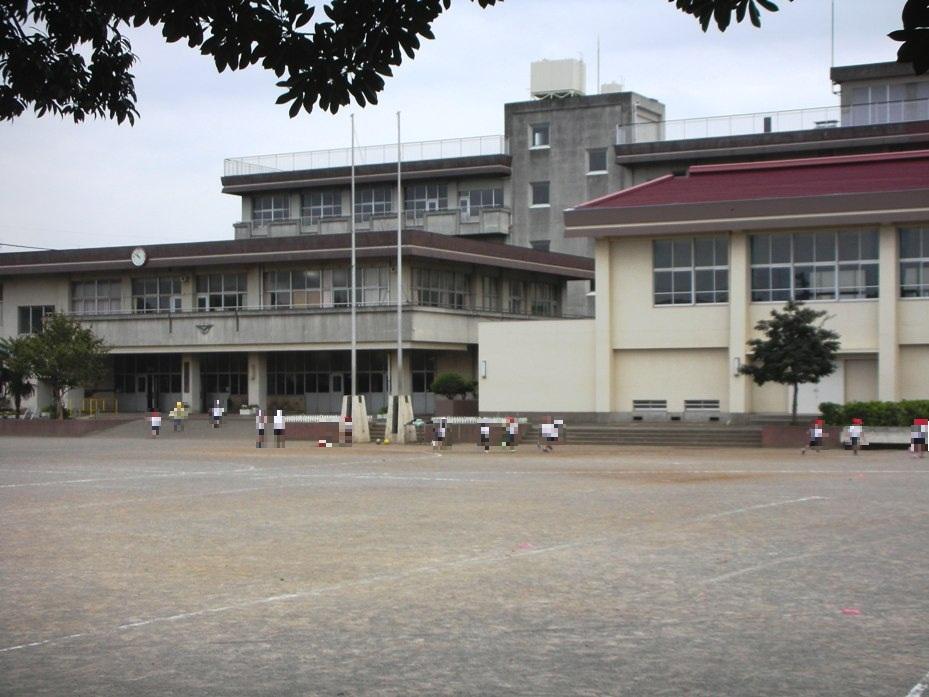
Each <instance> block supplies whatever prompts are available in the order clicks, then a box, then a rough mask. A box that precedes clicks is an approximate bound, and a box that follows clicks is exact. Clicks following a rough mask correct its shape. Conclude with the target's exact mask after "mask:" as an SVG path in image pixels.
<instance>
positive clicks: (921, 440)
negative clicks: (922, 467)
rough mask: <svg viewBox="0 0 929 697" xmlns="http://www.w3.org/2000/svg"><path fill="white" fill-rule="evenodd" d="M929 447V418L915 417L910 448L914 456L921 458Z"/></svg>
mask: <svg viewBox="0 0 929 697" xmlns="http://www.w3.org/2000/svg"><path fill="white" fill-rule="evenodd" d="M927 448H929V419H913V430H912V431H911V433H910V450H911V451H912V453H913V457H918V458H919V459H920V460H921V459H922V458H923V454H924V453H925V452H926V450H927Z"/></svg>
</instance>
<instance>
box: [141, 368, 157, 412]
mask: <svg viewBox="0 0 929 697" xmlns="http://www.w3.org/2000/svg"><path fill="white" fill-rule="evenodd" d="M135 379H136V389H135V391H136V394H144V395H145V410H146V411H152V410H154V409H161V399H160V397H161V394H160V392H159V390H158V376H157V375H151V374H147V373H146V374H144V375H136V378H135Z"/></svg>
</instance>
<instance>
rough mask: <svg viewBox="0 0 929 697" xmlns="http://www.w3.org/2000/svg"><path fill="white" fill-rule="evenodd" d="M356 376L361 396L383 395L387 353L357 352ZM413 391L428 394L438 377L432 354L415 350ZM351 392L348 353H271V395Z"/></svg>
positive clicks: (412, 370) (385, 385)
mask: <svg viewBox="0 0 929 697" xmlns="http://www.w3.org/2000/svg"><path fill="white" fill-rule="evenodd" d="M356 360H357V363H356V370H355V376H356V379H357V380H358V386H357V392H358V393H360V394H366V393H368V394H370V393H383V392H386V391H387V390H388V389H389V386H388V384H387V383H388V377H387V373H388V368H387V354H386V353H384V352H382V351H358V353H357V358H356ZM410 371H411V373H412V383H413V384H412V388H413V392H426V391H427V390H428V388H429V386H430V385H432V382H433V381H434V380H435V374H436V355H435V353H434V352H432V351H419V350H416V351H412V355H411V357H410ZM349 390H351V363H350V354H349V353H347V352H345V351H339V352H326V351H308V352H293V353H269V354H268V394H270V395H301V394H307V393H311V394H312V393H327V392H331V393H336V394H345V393H347V392H348V391H349Z"/></svg>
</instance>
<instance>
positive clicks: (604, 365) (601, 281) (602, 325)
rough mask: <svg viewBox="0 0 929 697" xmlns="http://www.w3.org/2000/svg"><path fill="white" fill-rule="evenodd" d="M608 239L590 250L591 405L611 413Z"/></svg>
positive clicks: (610, 277)
mask: <svg viewBox="0 0 929 697" xmlns="http://www.w3.org/2000/svg"><path fill="white" fill-rule="evenodd" d="M610 249H611V243H610V241H609V239H598V240H597V242H596V247H595V248H594V268H595V271H594V273H595V278H596V281H595V283H596V293H597V294H596V300H595V303H594V307H595V312H596V317H595V320H594V368H595V373H594V374H595V376H596V379H595V380H594V404H595V406H596V410H597V411H598V412H611V411H613V306H612V305H613V303H612V294H613V287H612V255H611V254H610Z"/></svg>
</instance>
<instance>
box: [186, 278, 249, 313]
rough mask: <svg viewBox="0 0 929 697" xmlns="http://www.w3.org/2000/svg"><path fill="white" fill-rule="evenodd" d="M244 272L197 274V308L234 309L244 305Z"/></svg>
mask: <svg viewBox="0 0 929 697" xmlns="http://www.w3.org/2000/svg"><path fill="white" fill-rule="evenodd" d="M245 303H246V280H245V274H244V273H211V274H209V275H207V276H197V309H198V310H210V311H213V310H234V309H236V308H240V307H245Z"/></svg>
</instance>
